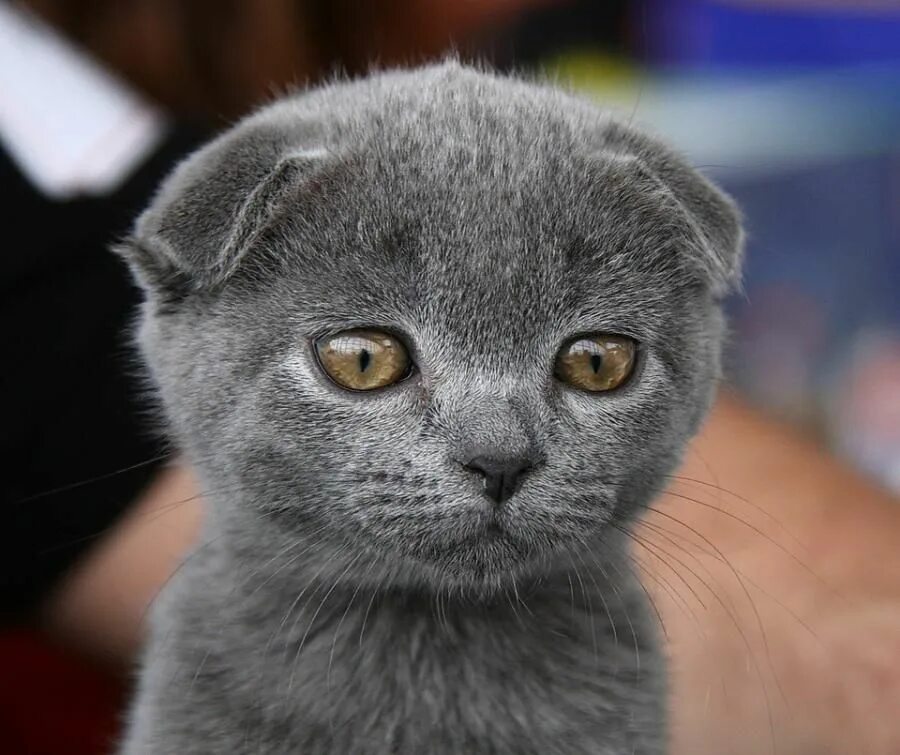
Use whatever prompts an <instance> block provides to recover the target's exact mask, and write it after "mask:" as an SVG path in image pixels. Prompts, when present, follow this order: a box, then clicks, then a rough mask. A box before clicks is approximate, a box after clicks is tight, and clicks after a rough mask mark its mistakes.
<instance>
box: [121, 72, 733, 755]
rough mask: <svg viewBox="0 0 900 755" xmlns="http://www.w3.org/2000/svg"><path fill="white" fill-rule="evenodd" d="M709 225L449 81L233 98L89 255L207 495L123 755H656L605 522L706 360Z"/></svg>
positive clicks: (150, 654) (611, 150)
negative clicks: (128, 314)
mask: <svg viewBox="0 0 900 755" xmlns="http://www.w3.org/2000/svg"><path fill="white" fill-rule="evenodd" d="M740 247H741V232H740V225H739V222H738V217H737V214H736V212H735V210H734V208H733V206H732V205H731V203H730V202H729V201H728V200H727V199H725V198H724V197H723V196H722V194H720V193H719V192H718V191H717V190H716V189H715V188H713V186H711V185H710V184H709V183H708V182H707V181H706V180H704V179H703V178H701V177H700V176H699V175H698V174H697V173H695V172H694V171H693V170H691V169H690V168H689V167H688V166H687V165H686V164H685V163H684V162H683V161H682V160H680V159H679V158H678V157H676V156H675V155H674V154H673V153H672V152H671V151H670V150H668V149H667V148H665V147H664V146H662V145H661V144H659V143H658V142H656V141H654V140H652V139H650V138H648V137H646V136H643V135H641V134H639V133H636V132H635V131H634V130H632V129H631V128H629V127H628V126H625V125H623V124H622V123H619V122H617V121H616V120H614V119H612V118H611V117H610V116H609V115H607V114H604V113H603V112H601V111H599V110H598V109H597V108H595V107H594V106H593V105H591V104H589V103H587V102H584V101H582V100H580V99H577V98H575V97H573V96H571V95H567V94H565V93H562V92H560V91H557V90H555V89H553V88H550V87H542V86H536V85H534V84H530V83H525V82H522V81H517V80H514V79H506V78H500V77H497V76H493V75H489V74H486V73H482V72H479V71H475V70H472V69H470V68H466V67H463V66H461V65H459V64H457V63H455V62H450V63H446V64H442V65H438V66H434V67H429V68H424V69H420V70H415V71H410V72H393V73H383V74H379V75H376V76H373V77H370V78H368V79H365V80H362V81H357V82H353V83H338V84H333V85H330V86H326V87H324V88H321V89H318V90H316V91H312V92H309V93H306V94H302V95H298V96H293V97H289V98H287V99H284V100H282V101H280V102H277V103H275V104H273V105H271V106H269V107H266V108H264V109H263V110H261V111H260V112H258V113H256V114H255V115H253V116H251V117H249V118H248V119H246V120H244V121H243V122H241V123H240V124H239V125H238V126H236V127H235V128H233V129H231V130H230V131H228V132H227V133H226V134H225V135H224V136H222V137H220V138H218V139H217V140H215V141H214V142H213V143H211V144H210V145H208V146H207V147H205V148H204V149H202V150H200V151H199V152H197V153H196V154H195V155H193V156H192V157H190V158H189V159H188V160H187V161H185V162H184V163H183V164H182V165H181V166H180V167H179V168H178V169H177V170H176V171H175V172H174V174H173V175H172V176H171V177H170V178H169V179H168V181H167V182H166V183H165V184H164V186H163V187H162V189H161V191H160V192H159V194H158V196H157V197H156V199H155V200H154V202H153V203H152V205H151V207H150V208H149V209H148V210H147V211H146V212H145V213H144V215H143V216H142V217H141V218H140V220H139V221H138V223H137V227H136V230H135V232H134V234H133V236H132V237H131V238H130V239H129V240H128V241H126V242H125V243H124V244H123V245H122V247H121V249H120V252H121V253H122V254H123V255H124V256H125V257H126V258H127V259H128V260H129V262H130V264H131V266H132V268H133V270H134V273H135V275H136V276H137V278H138V279H139V280H140V282H141V284H142V285H143V286H144V288H145V289H146V294H147V301H146V304H145V306H144V310H143V319H142V326H141V329H140V343H141V345H142V348H143V353H144V355H145V357H146V360H147V362H148V363H149V365H150V368H151V371H152V374H153V376H154V378H155V380H156V383H157V384H158V386H159V389H160V392H161V394H162V399H163V402H164V405H165V407H166V410H167V415H168V417H169V420H170V423H171V429H172V433H173V436H174V439H175V442H176V444H177V445H178V446H179V447H180V448H181V449H183V450H184V452H185V453H186V455H187V456H188V458H189V459H190V460H191V461H192V462H193V464H194V465H195V467H196V469H197V471H198V473H199V476H200V479H201V481H202V484H203V488H204V491H205V495H206V497H207V499H208V501H209V514H208V519H207V521H206V524H205V531H204V536H203V538H202V542H201V544H200V545H198V547H197V549H196V552H195V553H194V554H193V555H192V556H191V557H190V558H189V559H188V561H187V562H186V563H185V565H184V566H183V568H181V569H180V570H179V571H178V573H177V574H176V576H175V578H174V579H173V580H172V582H171V583H170V584H169V585H168V586H167V587H166V589H165V590H164V592H163V594H162V596H161V597H160V599H159V601H158V603H157V605H156V606H155V610H154V611H153V627H152V637H151V640H150V644H149V647H148V649H147V651H146V655H145V658H144V665H143V672H142V675H141V679H140V686H139V690H138V693H137V699H136V701H135V703H134V707H133V710H132V714H131V717H130V726H129V729H128V733H127V736H126V740H125V744H124V747H123V750H122V751H123V752H124V753H129V754H135V755H136V754H138V753H140V754H141V755H144V754H146V753H154V754H156V753H159V754H169V753H171V754H172V755H176V754H177V755H194V754H199V753H229V754H230V753H307V754H308V753H541V755H549V754H551V753H608V754H610V755H612V754H613V753H615V754H616V755H622V754H624V753H629V754H630V753H640V754H641V755H647V754H648V753H662V752H664V751H665V750H666V739H667V732H666V717H665V712H664V708H665V694H666V684H665V675H664V669H663V662H662V658H661V651H660V648H659V644H658V641H657V633H656V625H655V622H654V621H653V618H652V615H651V614H650V612H649V608H648V607H649V602H648V601H647V599H646V597H645V594H644V592H643V591H642V588H641V587H640V585H639V583H638V582H637V580H636V579H635V577H634V576H633V574H632V572H631V570H630V568H629V563H628V556H627V553H626V551H627V548H626V542H627V540H626V537H625V534H624V530H626V529H627V526H628V522H629V521H630V520H631V519H632V518H633V517H635V516H637V515H638V514H639V513H640V511H641V510H642V508H645V507H646V506H647V505H649V503H650V502H651V500H652V499H653V496H654V494H656V493H657V492H658V491H659V490H660V488H661V487H662V486H663V485H664V483H665V481H666V477H667V474H668V473H670V472H671V471H672V470H673V468H674V467H675V465H676V464H677V462H678V460H679V458H680V456H681V454H682V451H683V449H684V447H685V444H686V442H687V440H688V439H689V437H690V436H691V435H692V434H693V433H694V432H695V430H696V429H697V427H698V424H699V423H700V421H701V419H702V417H703V415H704V413H705V411H706V409H707V407H708V405H709V403H710V400H711V396H712V394H713V391H714V386H715V383H716V380H717V375H718V371H719V351H720V342H721V338H722V331H723V321H722V314H721V308H720V300H721V298H722V296H723V295H724V294H725V293H726V292H727V291H728V289H729V288H730V287H731V286H732V285H733V284H734V283H735V281H736V278H737V277H738V271H739V263H740V259H739V258H740Z"/></svg>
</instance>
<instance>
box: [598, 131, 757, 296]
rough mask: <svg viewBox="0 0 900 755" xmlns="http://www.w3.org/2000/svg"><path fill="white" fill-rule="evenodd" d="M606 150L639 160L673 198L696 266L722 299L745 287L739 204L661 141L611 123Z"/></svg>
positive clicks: (606, 133) (605, 136)
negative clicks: (742, 283)
mask: <svg viewBox="0 0 900 755" xmlns="http://www.w3.org/2000/svg"><path fill="white" fill-rule="evenodd" d="M603 137H604V138H603V149H604V151H608V152H611V153H614V154H615V155H616V156H619V157H623V156H628V157H633V158H635V159H636V160H638V162H639V163H640V164H641V165H642V166H643V167H644V168H645V169H646V170H648V171H649V172H650V173H651V174H652V175H653V177H654V178H655V179H657V180H658V181H659V182H660V183H661V184H662V185H663V186H665V188H666V189H667V190H668V192H670V194H671V196H672V197H673V199H674V200H675V201H676V202H677V204H678V206H679V207H680V209H681V210H682V211H683V212H684V216H685V219H686V221H687V223H688V224H689V226H690V229H691V231H692V232H693V233H692V234H691V235H692V236H693V237H694V238H695V239H696V240H697V242H698V244H697V246H698V247H699V248H698V249H697V250H695V251H696V253H697V254H699V257H698V258H697V259H695V260H693V262H694V264H695V266H697V268H698V269H699V270H700V272H701V273H702V274H703V275H704V276H705V277H706V278H707V281H708V283H709V284H710V287H711V290H712V291H713V293H714V294H715V295H716V296H724V295H725V294H727V293H728V292H729V291H732V290H734V289H736V288H739V287H740V279H741V264H742V261H743V252H744V232H743V228H742V225H741V220H742V219H741V214H740V211H739V210H738V208H737V206H736V205H735V204H734V202H733V201H732V200H731V199H730V198H728V197H727V196H726V195H725V194H724V193H723V192H722V191H720V190H719V189H718V188H716V187H715V186H714V185H713V184H712V183H711V182H710V181H708V180H707V179H706V178H704V177H703V176H702V175H700V174H699V173H698V172H697V171H696V170H695V169H693V168H692V167H690V166H689V165H688V164H687V163H686V162H685V161H684V160H682V159H681V158H680V157H678V156H677V155H675V154H674V153H673V152H672V151H671V150H669V149H668V148H667V147H665V146H663V145H662V144H660V143H658V142H656V141H655V140H653V139H651V138H649V137H647V136H645V135H643V134H640V133H637V132H635V131H632V130H631V129H629V128H627V127H625V126H623V125H622V124H620V123H616V122H611V123H610V124H609V125H608V127H607V128H606V129H605V131H604V134H603Z"/></svg>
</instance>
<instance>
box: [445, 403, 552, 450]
mask: <svg viewBox="0 0 900 755" xmlns="http://www.w3.org/2000/svg"><path fill="white" fill-rule="evenodd" d="M460 388H461V389H460V390H457V391H454V392H453V393H454V395H453V397H452V399H450V400H447V401H443V402H442V407H443V411H442V414H444V416H443V417H442V419H443V421H444V422H445V423H446V426H447V429H448V431H449V433H448V434H449V436H450V437H449V441H450V445H451V452H452V454H453V455H454V456H455V457H456V458H457V459H471V458H473V457H479V456H482V457H488V458H497V459H502V458H524V459H529V460H530V461H532V462H534V461H535V460H536V459H535V456H536V448H535V442H534V438H535V428H534V427H532V426H531V425H532V421H531V419H530V416H529V415H530V413H529V412H528V410H527V407H526V405H525V402H524V400H523V398H522V397H518V396H515V395H510V392H508V391H506V390H504V389H503V387H502V386H500V385H496V386H493V387H490V388H488V387H473V386H472V385H468V386H461V387H460ZM447 398H448V399H449V398H450V397H447Z"/></svg>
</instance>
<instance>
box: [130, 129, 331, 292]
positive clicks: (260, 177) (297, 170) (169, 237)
mask: <svg viewBox="0 0 900 755" xmlns="http://www.w3.org/2000/svg"><path fill="white" fill-rule="evenodd" d="M287 137H288V134H285V133H284V132H282V131H278V130H276V129H273V127H272V126H271V125H256V124H253V123H252V122H251V123H249V124H246V125H245V126H244V127H242V128H241V127H239V128H238V129H237V130H236V131H234V132H231V133H229V134H226V135H225V137H223V138H220V139H218V140H216V141H214V142H212V143H211V144H210V145H208V146H206V147H204V148H202V149H201V150H199V151H198V152H196V153H194V154H193V155H192V156H190V157H189V158H187V159H186V160H185V161H184V162H183V163H181V165H179V166H178V167H177V168H176V169H175V170H174V172H173V173H172V174H171V175H170V176H169V178H168V179H167V180H166V181H165V182H164V183H163V185H162V187H161V188H160V190H159V192H158V193H157V195H156V197H155V198H154V200H153V202H152V203H151V205H150V207H149V208H148V209H147V210H145V211H144V213H143V214H142V215H141V216H140V218H138V221H137V223H136V224H135V229H134V232H133V233H132V234H131V236H129V237H128V238H127V239H125V240H124V241H123V242H121V243H120V244H118V245H117V246H116V247H115V248H114V251H115V252H116V253H118V254H119V255H120V256H122V257H124V258H125V260H126V261H127V262H128V264H129V266H130V267H131V269H132V272H133V273H134V275H135V277H136V278H137V280H138V282H139V283H140V284H141V285H142V286H143V287H144V288H145V290H147V291H148V292H150V293H151V294H154V295H157V296H160V297H163V298H166V299H169V300H174V299H180V298H183V297H184V296H186V295H187V294H189V293H190V292H191V291H203V290H209V289H212V288H214V287H216V286H218V285H221V284H222V283H224V282H225V281H227V280H228V279H229V278H230V277H231V276H232V275H233V274H234V273H235V271H237V270H238V268H239V267H240V265H241V261H242V260H243V258H244V255H245V254H246V253H247V251H248V250H249V249H250V248H251V247H252V246H253V242H254V240H255V239H256V238H257V237H258V236H259V234H260V233H261V232H262V231H263V230H265V228H266V226H267V224H268V222H269V221H270V220H271V219H272V217H274V215H275V214H276V212H277V210H278V208H279V207H280V206H281V204H283V202H284V200H285V199H286V197H287V196H289V195H291V194H292V193H293V192H294V191H295V190H296V189H298V187H300V186H301V185H302V183H303V180H304V178H305V177H306V176H308V175H311V174H313V173H314V172H316V171H317V169H318V168H319V167H321V166H322V165H324V164H325V163H327V161H328V159H329V157H328V153H327V152H326V151H325V150H324V149H315V148H310V149H302V148H297V147H293V148H292V147H291V146H290V145H289V139H288V138H287ZM290 141H294V140H290Z"/></svg>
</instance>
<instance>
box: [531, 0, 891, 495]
mask: <svg viewBox="0 0 900 755" xmlns="http://www.w3.org/2000/svg"><path fill="white" fill-rule="evenodd" d="M627 23H628V29H629V32H628V33H629V40H630V45H629V50H630V54H628V53H626V54H625V55H619V56H617V57H610V56H609V55H608V52H607V49H608V48H607V47H604V48H602V49H601V48H599V47H597V46H594V45H592V44H590V43H588V42H585V41H584V40H583V39H582V40H579V41H578V43H577V44H574V45H572V46H570V47H569V48H568V49H560V50H558V52H557V54H556V55H555V56H551V57H550V58H549V59H546V60H544V61H543V64H544V66H545V69H546V70H547V71H548V72H549V73H550V75H552V76H554V77H560V78H562V79H563V80H568V81H570V82H572V83H574V84H575V85H576V87H578V88H582V89H585V90H587V91H589V92H592V93H593V94H595V95H596V96H597V97H598V98H599V99H601V100H602V101H612V102H614V103H615V104H616V105H617V106H618V107H619V108H620V109H621V110H622V111H623V112H624V113H625V115H626V116H627V117H629V118H633V119H634V121H635V122H636V123H639V124H642V125H645V126H649V127H650V128H651V130H655V131H656V132H657V133H659V134H661V135H662V136H664V137H666V138H667V139H669V140H670V141H672V142H674V143H675V144H676V145H677V146H678V147H679V148H680V149H681V150H682V151H683V152H684V153H685V154H686V155H687V156H688V158H689V159H690V160H691V161H692V162H693V163H694V164H695V165H696V166H698V167H699V168H700V169H701V170H702V171H703V172H704V173H706V174H707V175H708V176H710V177H711V178H712V179H714V180H715V181H716V182H718V183H719V184H720V185H721V186H723V187H724V188H725V189H726V190H727V191H728V192H730V193H731V194H732V195H733V196H734V197H735V198H736V199H737V201H738V203H739V204H740V205H741V207H742V209H743V211H744V213H745V216H746V227H747V231H748V244H747V264H746V273H745V287H744V289H745V290H744V293H743V295H742V296H739V297H735V298H734V299H733V300H732V301H731V302H730V309H731V312H732V326H733V331H734V332H733V337H732V343H731V348H730V352H729V357H728V373H727V374H728V378H729V380H730V382H732V383H733V384H734V385H735V386H736V387H737V388H738V389H739V390H740V391H741V392H742V393H743V394H745V395H746V396H747V397H748V398H749V399H750V400H751V401H753V402H754V403H755V404H757V405H759V406H761V407H763V408H765V409H768V410H769V411H771V412H773V413H775V414H777V415H779V416H782V417H787V418H789V419H791V420H793V421H795V422H797V423H800V424H801V425H802V426H804V427H806V428H808V429H809V431H810V432H812V433H815V434H816V435H817V436H818V437H820V438H821V439H823V440H824V441H825V442H827V443H828V444H829V445H831V446H832V447H833V448H834V449H836V450H838V451H839V452H840V453H842V454H844V455H845V456H847V457H848V458H850V459H852V460H853V461H854V462H856V463H857V464H858V465H859V466H861V467H862V468H864V469H866V470H868V471H869V472H871V473H872V474H873V475H875V476H876V477H877V478H878V479H880V480H881V481H883V482H884V483H886V484H888V485H889V486H891V487H893V488H894V489H895V490H900V3H896V2H890V3H889V2H880V3H879V2H868V3H866V2H845V3H839V2H835V1H834V0H831V1H828V0H822V1H820V2H816V0H807V1H806V2H776V0H770V1H768V2H761V1H760V2H750V1H749V0H745V1H743V2H738V1H736V0H731V1H728V0H719V1H715V0H645V2H643V3H632V4H630V5H629V6H628V8H627Z"/></svg>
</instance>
